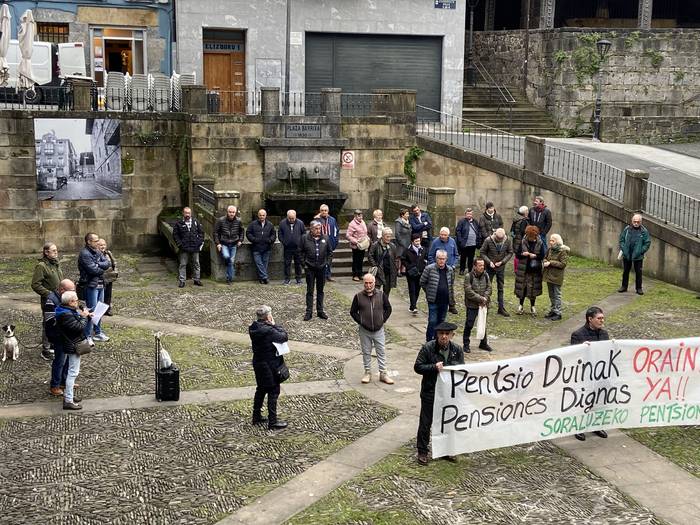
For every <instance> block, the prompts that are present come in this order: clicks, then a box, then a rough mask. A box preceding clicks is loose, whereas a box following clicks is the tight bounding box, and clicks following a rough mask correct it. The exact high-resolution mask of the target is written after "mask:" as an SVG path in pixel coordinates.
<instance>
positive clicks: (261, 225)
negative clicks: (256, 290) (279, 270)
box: [245, 209, 277, 284]
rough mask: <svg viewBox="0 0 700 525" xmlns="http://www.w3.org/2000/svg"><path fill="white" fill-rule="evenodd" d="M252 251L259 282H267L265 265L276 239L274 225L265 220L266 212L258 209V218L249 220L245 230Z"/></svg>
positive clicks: (268, 260)
mask: <svg viewBox="0 0 700 525" xmlns="http://www.w3.org/2000/svg"><path fill="white" fill-rule="evenodd" d="M245 236H246V238H247V239H248V241H249V242H250V244H251V245H252V246H251V251H252V252H253V261H254V262H255V268H256V269H257V271H258V280H259V281H260V284H268V283H269V282H270V281H269V278H268V275H267V265H268V263H269V262H270V250H272V245H273V244H275V240H277V234H276V233H275V227H274V226H273V225H272V223H271V222H270V221H268V220H267V212H266V211H265V210H263V209H260V210H258V220H256V221H253V222H251V223H250V224H249V225H248V228H247V229H246V231H245Z"/></svg>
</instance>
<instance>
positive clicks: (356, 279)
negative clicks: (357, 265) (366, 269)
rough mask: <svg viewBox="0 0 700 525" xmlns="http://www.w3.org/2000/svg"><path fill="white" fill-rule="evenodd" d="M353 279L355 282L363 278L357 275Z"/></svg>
mask: <svg viewBox="0 0 700 525" xmlns="http://www.w3.org/2000/svg"><path fill="white" fill-rule="evenodd" d="M352 280H353V281H355V282H359V281H361V280H362V279H360V278H359V277H358V276H357V275H356V276H355V277H353V278H352Z"/></svg>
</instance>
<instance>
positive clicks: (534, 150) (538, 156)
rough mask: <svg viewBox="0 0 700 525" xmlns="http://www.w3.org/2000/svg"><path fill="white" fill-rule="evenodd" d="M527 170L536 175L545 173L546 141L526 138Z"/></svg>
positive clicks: (530, 137)
mask: <svg viewBox="0 0 700 525" xmlns="http://www.w3.org/2000/svg"><path fill="white" fill-rule="evenodd" d="M525 169H526V170H528V171H534V172H535V173H542V172H543V171H544V139H542V138H540V137H533V136H531V135H528V136H527V137H525Z"/></svg>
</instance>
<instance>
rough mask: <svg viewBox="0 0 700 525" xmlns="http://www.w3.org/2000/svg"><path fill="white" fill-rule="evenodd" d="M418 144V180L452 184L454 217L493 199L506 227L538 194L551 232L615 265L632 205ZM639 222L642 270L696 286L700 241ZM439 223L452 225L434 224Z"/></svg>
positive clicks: (491, 161) (508, 166) (647, 221)
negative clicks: (647, 245)
mask: <svg viewBox="0 0 700 525" xmlns="http://www.w3.org/2000/svg"><path fill="white" fill-rule="evenodd" d="M418 145H419V146H420V147H422V148H424V149H425V150H426V152H425V154H424V155H423V156H422V157H421V158H420V160H418V161H417V163H416V171H417V174H418V184H419V185H420V186H449V187H452V188H455V189H456V190H457V193H456V195H455V206H456V208H455V220H456V218H457V217H458V216H461V215H462V214H463V212H464V208H465V207H466V206H471V207H476V208H478V209H483V208H484V204H485V203H486V201H492V202H493V203H494V204H495V206H496V209H497V210H498V211H499V212H500V213H501V215H502V216H503V219H504V222H505V227H506V228H510V225H511V221H512V218H513V217H514V215H515V210H516V209H517V208H518V207H519V206H521V205H523V204H525V205H530V203H531V202H532V197H533V196H534V195H542V196H543V197H544V199H545V202H546V203H547V206H548V207H549V208H550V209H551V210H552V220H553V225H552V230H551V231H552V233H559V234H560V235H561V236H562V237H563V239H564V242H565V243H566V244H567V245H568V246H570V247H571V249H572V251H573V253H576V254H579V255H582V256H584V257H592V258H595V259H600V260H603V261H606V262H608V263H611V264H619V261H617V252H618V245H617V240H618V236H619V234H620V231H621V230H622V228H623V227H624V226H625V225H626V224H628V223H629V219H630V216H631V214H632V210H625V209H623V207H622V206H621V205H620V204H619V203H617V202H614V201H612V200H609V199H607V198H605V197H602V196H601V195H599V194H597V193H593V192H591V191H588V190H586V189H583V188H580V187H577V186H572V185H571V184H569V183H567V182H566V181H562V180H558V179H553V178H550V177H546V176H544V175H542V174H539V173H535V172H533V171H528V170H525V169H523V168H521V167H518V166H515V165H513V164H508V163H505V162H501V161H498V160H496V159H492V158H488V157H485V156H482V155H479V154H476V153H472V152H468V151H464V150H461V149H459V148H456V147H453V146H449V145H447V144H444V143H439V142H436V141H432V140H430V139H426V138H423V137H419V138H418ZM644 225H645V226H646V227H647V228H648V229H649V232H650V233H651V235H652V245H651V249H650V251H649V253H648V255H647V258H646V259H645V263H644V271H645V273H648V274H649V275H651V276H652V277H656V278H658V279H661V280H664V281H667V282H670V283H674V284H677V285H679V286H683V287H686V288H691V289H693V290H700V240H698V239H697V238H695V237H692V236H690V235H688V234H685V233H682V232H680V231H678V230H676V229H673V228H670V227H668V226H666V225H664V224H663V223H662V222H661V221H657V220H655V219H653V218H650V217H646V218H645V221H644ZM440 226H449V227H450V228H452V227H454V224H446V225H445V224H435V228H436V229H437V228H439V227H440Z"/></svg>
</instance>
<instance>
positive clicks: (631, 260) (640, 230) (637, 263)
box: [618, 213, 651, 295]
mask: <svg viewBox="0 0 700 525" xmlns="http://www.w3.org/2000/svg"><path fill="white" fill-rule="evenodd" d="M619 244H620V253H621V254H622V286H620V289H619V290H618V292H620V293H624V292H626V291H627V286H628V285H629V280H630V270H631V269H632V266H634V287H635V289H636V290H637V294H639V295H644V291H643V290H642V263H643V262H644V255H645V254H646V253H647V251H648V250H649V246H650V245H651V236H650V235H649V231H648V230H647V229H646V228H645V227H644V226H642V216H641V214H639V213H635V214H634V215H632V224H631V225H629V226H625V228H624V229H623V230H622V233H620V239H619Z"/></svg>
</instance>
